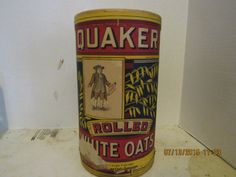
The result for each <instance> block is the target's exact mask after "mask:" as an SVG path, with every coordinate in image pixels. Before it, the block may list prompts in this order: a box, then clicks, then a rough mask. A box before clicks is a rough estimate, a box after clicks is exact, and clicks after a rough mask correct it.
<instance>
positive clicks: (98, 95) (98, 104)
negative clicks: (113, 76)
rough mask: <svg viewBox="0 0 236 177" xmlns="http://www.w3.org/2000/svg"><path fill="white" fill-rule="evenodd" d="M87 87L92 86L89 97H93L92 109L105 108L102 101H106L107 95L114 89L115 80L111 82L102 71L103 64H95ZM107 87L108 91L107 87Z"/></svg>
mask: <svg viewBox="0 0 236 177" xmlns="http://www.w3.org/2000/svg"><path fill="white" fill-rule="evenodd" d="M93 69H94V70H95V72H94V73H93V75H92V77H91V80H90V82H89V84H88V87H92V92H91V99H93V98H94V105H93V109H96V110H105V107H104V101H105V100H106V101H107V96H109V95H111V94H112V93H113V92H114V91H115V89H116V82H114V83H113V84H111V83H110V82H109V81H108V80H107V78H106V76H105V74H104V73H103V70H104V66H101V65H95V66H94V67H93ZM106 87H108V92H107V88H106Z"/></svg>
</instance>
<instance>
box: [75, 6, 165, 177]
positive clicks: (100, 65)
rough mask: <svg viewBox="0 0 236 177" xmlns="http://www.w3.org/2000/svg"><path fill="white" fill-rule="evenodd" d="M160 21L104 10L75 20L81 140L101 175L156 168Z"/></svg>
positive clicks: (85, 159)
mask: <svg viewBox="0 0 236 177" xmlns="http://www.w3.org/2000/svg"><path fill="white" fill-rule="evenodd" d="M160 30H161V17H160V16H159V15H157V14H154V13H150V12H146V11H141V10H121V9H103V10H92V11H86V12H82V13H79V14H78V15H76V16H75V32H76V52H77V68H78V94H79V137H80V154H81V160H82V164H83V166H84V167H85V168H86V169H87V170H88V171H89V172H91V173H93V174H95V175H97V176H107V177H112V176H119V177H123V176H139V175H141V174H143V173H145V172H146V171H147V170H148V169H149V168H150V167H151V166H152V163H153V159H154V153H155V149H154V144H155V124H156V112H157V110H156V104H157V86H158V67H159V45H160Z"/></svg>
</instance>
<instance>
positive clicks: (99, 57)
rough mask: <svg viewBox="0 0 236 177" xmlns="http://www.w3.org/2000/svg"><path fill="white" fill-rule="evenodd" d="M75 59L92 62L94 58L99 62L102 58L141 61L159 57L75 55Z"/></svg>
mask: <svg viewBox="0 0 236 177" xmlns="http://www.w3.org/2000/svg"><path fill="white" fill-rule="evenodd" d="M76 58H77V60H83V58H86V59H88V60H89V59H91V60H93V59H94V58H96V60H101V59H104V58H107V59H109V60H120V59H121V58H122V59H126V60H143V59H154V58H159V55H77V57H76Z"/></svg>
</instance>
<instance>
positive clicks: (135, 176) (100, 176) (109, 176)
mask: <svg viewBox="0 0 236 177" xmlns="http://www.w3.org/2000/svg"><path fill="white" fill-rule="evenodd" d="M81 162H82V165H83V167H84V168H85V169H86V170H87V171H88V172H90V173H91V174H93V175H95V176H97V177H127V176H129V177H139V176H141V175H143V174H144V173H146V172H147V171H148V170H150V169H151V167H152V165H153V162H154V156H153V158H152V159H151V160H150V161H149V162H148V164H147V165H146V166H145V167H143V168H142V169H140V171H138V172H136V173H135V172H134V173H133V174H130V173H127V174H123V175H121V174H119V175H114V174H109V173H104V172H101V171H97V170H95V169H93V168H91V167H89V166H88V165H87V164H85V163H84V162H83V161H82V160H81Z"/></svg>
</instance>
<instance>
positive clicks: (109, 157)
mask: <svg viewBox="0 0 236 177" xmlns="http://www.w3.org/2000/svg"><path fill="white" fill-rule="evenodd" d="M80 139H84V140H85V141H87V142H89V143H90V144H92V145H93V147H94V149H96V151H97V153H98V155H99V156H100V157H101V158H102V159H103V160H105V161H107V162H125V161H127V160H128V161H131V160H136V159H139V158H141V157H144V156H145V155H147V154H148V153H150V152H151V151H152V150H153V148H154V142H155V133H154V131H151V132H149V133H148V134H144V135H135V136H110V137H92V136H91V135H90V134H89V133H88V132H87V131H85V130H83V129H82V128H80Z"/></svg>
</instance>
